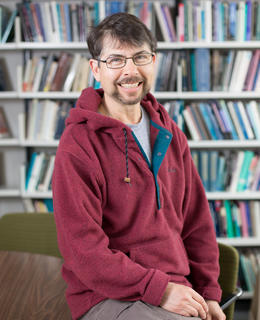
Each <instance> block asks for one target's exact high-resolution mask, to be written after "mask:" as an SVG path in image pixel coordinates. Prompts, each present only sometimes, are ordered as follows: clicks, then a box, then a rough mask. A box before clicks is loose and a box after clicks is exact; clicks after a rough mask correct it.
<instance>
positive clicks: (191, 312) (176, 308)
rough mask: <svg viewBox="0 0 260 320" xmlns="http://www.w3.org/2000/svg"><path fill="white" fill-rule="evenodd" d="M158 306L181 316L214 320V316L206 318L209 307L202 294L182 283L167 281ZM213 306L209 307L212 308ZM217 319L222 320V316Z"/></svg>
mask: <svg viewBox="0 0 260 320" xmlns="http://www.w3.org/2000/svg"><path fill="white" fill-rule="evenodd" d="M211 302H212V301H210V306H211ZM160 306H161V307H162V308H163V309H165V310H168V311H170V312H175V313H178V314H180V315H182V316H186V317H200V318H201V319H207V320H209V319H210V320H211V319H212V320H215V318H214V317H213V318H207V315H208V311H209V308H208V305H207V303H206V302H205V300H204V299H203V298H202V296H201V295H199V294H198V293H197V292H196V291H195V290H193V289H191V288H190V287H187V286H184V285H182V284H177V283H173V282H169V283H168V285H167V288H166V290H165V293H164V295H163V298H162V301H161V304H160ZM213 306H214V305H213ZM213 306H211V307H212V308H213ZM212 312H213V311H212ZM218 319H221V320H222V318H216V320H218ZM224 319H225V318H223V320H224Z"/></svg>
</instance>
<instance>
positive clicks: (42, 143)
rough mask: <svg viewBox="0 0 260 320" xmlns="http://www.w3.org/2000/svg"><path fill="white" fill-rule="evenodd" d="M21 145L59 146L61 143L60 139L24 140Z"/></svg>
mask: <svg viewBox="0 0 260 320" xmlns="http://www.w3.org/2000/svg"><path fill="white" fill-rule="evenodd" d="M20 145H21V146H23V147H51V148H57V147H58V145H59V140H22V141H21V143H20Z"/></svg>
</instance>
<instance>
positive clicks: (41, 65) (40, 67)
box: [32, 58, 45, 92]
mask: <svg viewBox="0 0 260 320" xmlns="http://www.w3.org/2000/svg"><path fill="white" fill-rule="evenodd" d="M44 65H45V61H44V59H43V58H40V59H39V60H38V63H37V66H36V71H35V76H34V80H33V86H32V91H33V92H36V91H38V90H39V86H40V82H41V78H42V74H43V69H44Z"/></svg>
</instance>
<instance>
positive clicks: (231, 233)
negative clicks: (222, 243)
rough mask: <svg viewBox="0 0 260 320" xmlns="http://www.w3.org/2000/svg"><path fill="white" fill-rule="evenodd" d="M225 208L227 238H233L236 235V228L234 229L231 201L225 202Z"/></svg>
mask: <svg viewBox="0 0 260 320" xmlns="http://www.w3.org/2000/svg"><path fill="white" fill-rule="evenodd" d="M224 207H225V209H226V219H227V237H228V238H233V237H234V236H235V234H234V227H233V221H232V220H233V219H232V211H231V204H230V201H229V200H224Z"/></svg>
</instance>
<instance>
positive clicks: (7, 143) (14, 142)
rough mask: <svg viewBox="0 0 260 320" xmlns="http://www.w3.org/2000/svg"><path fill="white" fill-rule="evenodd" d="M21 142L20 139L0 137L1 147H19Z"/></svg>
mask: <svg viewBox="0 0 260 320" xmlns="http://www.w3.org/2000/svg"><path fill="white" fill-rule="evenodd" d="M18 146H20V142H19V140H18V139H0V147H18Z"/></svg>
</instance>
